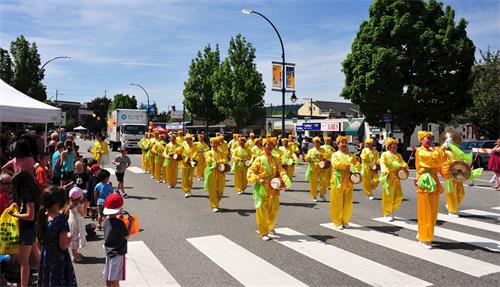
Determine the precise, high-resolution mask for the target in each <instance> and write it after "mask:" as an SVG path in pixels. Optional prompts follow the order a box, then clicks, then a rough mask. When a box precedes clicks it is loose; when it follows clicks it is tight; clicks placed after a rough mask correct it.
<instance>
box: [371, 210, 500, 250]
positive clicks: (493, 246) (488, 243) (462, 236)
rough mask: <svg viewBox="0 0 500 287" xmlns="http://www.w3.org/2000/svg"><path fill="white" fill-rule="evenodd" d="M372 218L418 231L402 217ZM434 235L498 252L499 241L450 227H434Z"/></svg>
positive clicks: (412, 223)
mask: <svg viewBox="0 0 500 287" xmlns="http://www.w3.org/2000/svg"><path fill="white" fill-rule="evenodd" d="M373 220H375V221H379V222H383V223H388V224H392V225H395V226H399V227H403V228H406V229H410V230H414V231H418V225H417V223H415V222H410V221H409V220H405V219H402V218H396V219H395V220H394V221H393V222H387V221H386V220H385V219H384V218H383V217H379V218H374V219H373ZM434 235H435V236H437V237H441V238H445V239H449V240H453V241H458V242H463V243H467V244H470V245H474V246H478V247H481V248H485V249H488V250H490V251H494V252H500V241H497V240H493V239H489V238H484V237H480V236H476V235H472V234H468V233H464V232H459V231H454V230H451V229H446V228H442V227H439V226H436V227H434Z"/></svg>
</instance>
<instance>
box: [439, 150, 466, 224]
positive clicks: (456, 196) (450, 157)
mask: <svg viewBox="0 0 500 287" xmlns="http://www.w3.org/2000/svg"><path fill="white" fill-rule="evenodd" d="M445 155H446V162H445V164H443V166H442V172H441V173H442V174H443V178H444V179H445V183H446V187H447V188H446V208H447V209H448V212H449V213H451V214H453V215H456V214H457V212H458V208H459V207H460V204H461V203H462V201H463V200H464V195H465V194H464V184H463V183H461V182H458V181H456V180H453V179H452V178H451V176H450V172H449V167H450V164H451V163H452V162H453V161H456V160H459V158H458V157H457V156H456V155H455V154H454V153H453V152H451V151H449V150H447V151H445Z"/></svg>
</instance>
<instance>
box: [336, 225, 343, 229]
mask: <svg viewBox="0 0 500 287" xmlns="http://www.w3.org/2000/svg"><path fill="white" fill-rule="evenodd" d="M335 228H336V229H337V230H342V229H344V226H342V225H337V226H335Z"/></svg>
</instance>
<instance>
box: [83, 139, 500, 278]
mask: <svg viewBox="0 0 500 287" xmlns="http://www.w3.org/2000/svg"><path fill="white" fill-rule="evenodd" d="M90 144H91V142H79V145H80V146H81V148H80V150H81V151H85V150H87V148H88V146H89V145H90ZM114 155H117V153H113V155H112V156H111V158H112V157H113V156H114ZM129 156H130V158H131V160H132V166H136V167H140V155H138V154H130V155H129ZM305 169H306V165H301V166H299V167H298V168H297V172H296V177H295V178H294V180H293V182H294V183H293V184H294V185H293V190H292V191H291V192H282V193H281V199H280V200H281V209H280V215H279V219H278V227H287V228H290V229H293V230H294V231H297V232H300V233H302V234H305V235H308V236H309V237H312V238H314V239H317V240H319V241H320V242H322V243H323V244H322V245H328V246H329V245H331V246H335V247H338V248H340V249H342V250H345V251H348V252H351V253H353V254H355V255H357V256H358V257H359V258H365V259H369V260H372V261H374V262H377V263H379V264H382V265H384V266H386V267H389V268H392V269H395V270H398V271H400V272H403V273H405V274H407V275H410V276H411V277H415V278H418V279H421V280H424V281H425V282H429V283H431V284H433V285H435V286H499V283H500V272H495V273H492V274H488V275H484V276H480V277H475V276H472V275H469V274H466V273H464V272H460V271H457V270H454V269H451V268H448V267H444V266H442V265H440V264H436V263H431V262H428V261H426V260H422V259H420V258H416V257H414V256H410V255H409V254H404V253H402V252H398V251H396V250H393V249H390V248H386V247H382V246H380V245H379V244H375V243H373V242H368V241H366V240H362V239H358V238H356V237H354V236H351V235H349V234H347V233H343V232H338V231H333V230H331V229H328V228H325V227H322V226H320V224H323V223H330V222H331V220H330V215H329V203H328V202H313V201H312V200H311V197H310V195H309V191H308V183H307V182H305V181H304V173H305ZM179 176H180V172H179ZM410 176H414V172H411V173H410ZM490 177H491V173H490V172H485V173H484V175H483V176H482V177H481V181H478V182H476V186H475V187H466V195H465V201H464V202H463V204H462V207H461V209H462V210H465V209H477V210H483V211H487V212H496V213H497V214H500V211H499V210H496V211H495V209H492V208H493V207H498V206H500V193H499V192H497V191H494V190H492V189H491V188H490V184H489V183H488V182H487V180H488V179H489V178H490ZM112 182H113V183H114V184H116V178H114V176H112ZM125 186H126V190H127V193H128V195H129V198H128V199H126V201H125V209H126V210H128V211H129V212H131V213H133V214H137V215H138V216H139V221H140V225H141V229H142V231H141V232H140V233H139V234H137V235H136V236H134V237H132V238H131V239H130V240H131V241H143V242H144V243H145V244H146V245H147V247H148V248H149V249H150V250H151V251H152V252H153V253H154V255H155V256H156V257H157V258H158V259H159V261H160V262H161V265H163V267H165V268H166V269H167V270H168V272H169V273H170V274H171V275H172V276H173V278H174V279H175V280H176V281H177V283H178V284H180V285H181V286H241V285H242V283H241V282H240V281H238V280H237V279H235V278H234V277H233V276H231V275H230V272H228V270H227V268H222V267H220V266H218V265H217V264H215V263H214V261H212V260H211V259H209V258H208V257H207V256H206V255H204V254H203V253H202V252H201V251H200V250H199V249H197V248H195V247H194V246H193V245H192V244H191V243H190V242H188V241H187V240H186V239H188V238H199V237H205V236H211V235H222V236H224V237H225V238H227V239H229V240H231V241H232V242H234V243H236V244H237V245H239V246H240V247H242V248H243V249H245V250H246V251H248V252H251V253H253V254H254V255H256V256H257V257H259V258H261V259H263V260H265V261H267V262H268V263H270V264H272V265H274V266H276V267H277V268H279V269H281V271H283V272H284V273H287V274H289V275H291V276H293V277H294V278H296V279H297V280H299V281H301V282H303V283H304V284H306V285H309V286H366V285H370V284H368V283H366V281H365V282H363V281H362V280H359V278H358V277H357V276H350V275H347V274H346V273H345V272H340V271H339V270H337V269H339V268H335V267H337V266H336V264H337V263H334V264H333V266H327V265H326V264H322V263H319V262H318V261H316V260H313V259H311V258H310V257H308V256H305V255H303V254H301V253H300V252H297V250H293V249H292V248H290V247H287V246H286V245H284V244H281V243H280V242H278V240H272V241H269V242H265V241H262V240H261V239H260V237H259V236H258V234H257V233H256V224H255V209H254V208H253V201H252V196H251V187H249V188H247V192H246V194H243V195H237V194H236V192H235V191H234V184H233V180H232V175H228V177H227V183H226V189H225V193H224V198H223V200H222V202H221V208H222V210H221V212H220V213H216V214H213V213H212V210H211V208H210V206H209V202H208V195H207V193H206V192H205V191H204V190H203V188H202V182H199V181H196V180H195V184H194V186H195V187H194V192H193V197H191V198H189V199H186V198H184V194H183V193H182V191H181V190H180V184H179V185H178V186H177V188H175V189H169V188H168V187H167V185H165V184H159V183H156V182H154V181H153V180H151V179H150V177H149V175H146V174H138V173H133V172H130V171H127V173H126V176H125ZM403 192H404V197H405V199H404V201H403V203H402V204H401V208H400V210H399V211H398V212H397V213H396V216H398V217H402V218H406V219H411V220H415V219H416V195H415V187H414V186H413V181H412V180H407V181H404V183H403ZM376 197H377V198H376V200H373V201H369V200H367V199H366V198H365V197H364V195H363V193H362V191H361V186H356V187H355V193H354V210H353V216H352V220H351V221H352V222H354V223H356V224H359V225H363V226H365V227H369V228H370V229H372V230H376V231H377V232H382V233H384V234H390V235H392V236H396V237H399V238H405V239H408V240H411V242H409V243H408V244H409V245H412V244H414V245H417V243H416V240H415V235H416V232H415V231H413V230H410V229H406V228H401V227H397V226H393V225H390V224H388V223H385V222H384V223H382V222H378V221H375V220H373V219H374V218H377V217H381V216H382V213H381V201H380V187H379V188H377V192H376ZM440 213H446V208H445V202H444V195H443V196H441V207H440ZM499 216H500V215H499ZM461 218H467V219H472V220H475V221H477V222H485V223H490V224H493V225H494V227H495V228H497V227H499V226H500V221H499V219H500V217H495V216H479V215H466V214H461ZM438 226H439V227H442V228H445V229H449V230H454V231H459V232H463V233H467V234H472V235H476V236H480V237H483V238H487V239H493V240H498V239H500V236H499V235H498V233H496V232H493V231H491V230H490V231H488V230H485V229H481V228H476V227H475V226H466V225H461V224H455V223H450V222H445V221H439V222H438ZM98 235H99V237H100V238H102V232H98ZM435 243H436V247H437V248H436V249H434V250H437V249H442V250H446V251H448V252H450V253H453V254H452V255H454V254H459V255H463V256H465V257H467V258H474V259H478V260H481V261H483V262H487V263H491V264H494V265H498V266H500V253H499V252H493V251H491V250H487V249H485V248H481V247H477V246H474V245H471V244H464V243H460V242H457V241H453V240H450V239H444V238H441V237H437V238H436V242H435ZM102 244H103V242H102V240H97V241H92V242H89V245H88V246H87V247H85V248H84V249H83V250H81V253H83V255H84V256H85V262H84V263H83V264H75V268H76V272H77V278H78V283H79V285H80V286H102V285H103V284H104V281H103V279H102V268H103V266H104V252H103V250H102ZM320 247H321V246H320ZM329 247H330V246H329ZM493 247H494V248H497V247H500V246H494V244H493ZM299 248H302V247H299ZM432 251H433V250H432ZM432 251H430V252H432ZM228 252H229V251H228ZM226 255H227V254H225V252H221V253H220V257H221V258H226V257H227V256H226ZM320 255H322V254H320ZM323 255H324V254H323ZM326 255H328V254H326ZM358 257H356V258H358ZM465 257H463V258H465ZM357 260H358V259H356V260H355V261H357ZM354 263H356V264H357V263H358V262H354ZM230 264H233V265H236V266H234V267H235V269H236V271H238V270H237V269H238V266H237V265H238V260H236V259H235V260H234V262H230ZM363 264H364V263H362V261H359V265H363ZM340 265H341V262H340V259H339V263H338V266H340ZM242 268H243V267H242ZM239 271H245V270H239ZM247 271H249V272H250V271H251V270H247ZM370 271H373V270H366V272H370ZM356 278H358V279H356ZM274 283H275V284H274V285H280V283H281V282H274ZM408 284H410V282H409V281H408ZM372 285H375V284H372ZM403 285H406V284H403Z"/></svg>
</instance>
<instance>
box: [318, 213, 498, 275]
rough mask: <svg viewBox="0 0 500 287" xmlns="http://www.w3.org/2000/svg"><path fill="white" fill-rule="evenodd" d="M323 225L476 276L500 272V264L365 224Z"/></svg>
mask: <svg viewBox="0 0 500 287" xmlns="http://www.w3.org/2000/svg"><path fill="white" fill-rule="evenodd" d="M320 225H321V226H323V227H326V228H329V229H332V230H334V231H337V232H340V233H345V234H347V235H350V236H353V237H356V238H359V239H362V240H365V241H368V242H371V243H374V244H377V245H380V246H384V247H386V248H389V249H392V250H395V251H398V252H401V253H404V254H408V255H410V256H414V257H416V258H419V259H422V260H426V261H429V262H432V263H434V264H437V265H441V266H444V267H448V268H451V269H453V270H456V271H459V272H462V273H465V274H469V275H471V276H474V277H481V276H484V275H488V274H491V273H497V272H500V266H497V265H493V264H490V263H488V262H484V261H481V260H477V259H474V258H471V257H467V256H464V255H461V254H457V253H453V252H450V251H446V250H443V249H437V248H435V249H432V250H425V249H423V248H422V247H420V246H418V244H417V243H416V242H415V241H414V240H409V239H406V238H402V237H398V236H394V235H391V234H387V233H384V232H379V231H376V230H373V229H368V228H366V227H364V226H361V225H357V224H354V223H352V222H350V223H349V228H346V229H344V230H342V231H340V230H338V229H336V228H335V226H334V225H333V224H332V223H325V224H320Z"/></svg>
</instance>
